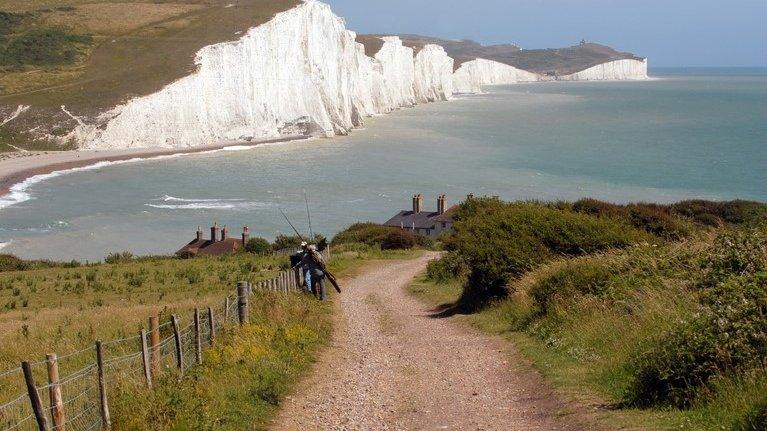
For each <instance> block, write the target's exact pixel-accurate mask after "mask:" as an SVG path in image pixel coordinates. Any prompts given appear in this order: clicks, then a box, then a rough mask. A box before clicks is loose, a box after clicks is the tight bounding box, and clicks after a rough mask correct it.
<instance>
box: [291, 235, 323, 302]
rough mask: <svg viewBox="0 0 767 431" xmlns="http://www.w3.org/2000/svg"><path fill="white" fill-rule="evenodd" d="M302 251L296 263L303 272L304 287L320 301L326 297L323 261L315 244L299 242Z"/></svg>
mask: <svg viewBox="0 0 767 431" xmlns="http://www.w3.org/2000/svg"><path fill="white" fill-rule="evenodd" d="M301 248H302V249H303V253H302V256H301V261H299V262H298V265H296V266H297V267H298V268H300V269H301V271H302V272H303V274H304V281H305V283H306V288H307V289H308V290H309V292H311V293H312V294H314V295H316V296H317V297H319V298H320V300H321V301H324V300H326V299H327V295H326V292H325V261H324V259H323V258H322V255H321V254H320V253H319V252H318V251H317V246H315V245H309V244H307V243H306V242H302V243H301Z"/></svg>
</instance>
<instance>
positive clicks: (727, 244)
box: [699, 228, 767, 288]
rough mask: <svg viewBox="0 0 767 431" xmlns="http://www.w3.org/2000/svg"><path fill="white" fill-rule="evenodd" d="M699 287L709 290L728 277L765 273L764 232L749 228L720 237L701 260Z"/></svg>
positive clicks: (766, 233)
mask: <svg viewBox="0 0 767 431" xmlns="http://www.w3.org/2000/svg"><path fill="white" fill-rule="evenodd" d="M702 267H703V278H702V280H701V282H700V284H699V286H700V287H704V288H706V287H713V286H715V285H716V284H717V283H721V282H722V281H724V280H726V279H727V278H729V277H733V276H746V275H753V274H756V273H759V272H765V271H767V231H765V230H764V229H758V228H752V229H746V230H734V231H727V232H724V233H722V234H720V235H719V236H718V237H717V239H716V241H715V242H714V245H713V247H711V250H710V251H709V253H708V255H707V256H706V257H705V258H704V259H703V264H702Z"/></svg>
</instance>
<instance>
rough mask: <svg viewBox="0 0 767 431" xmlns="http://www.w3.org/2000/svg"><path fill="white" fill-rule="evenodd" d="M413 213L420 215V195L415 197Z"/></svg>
mask: <svg viewBox="0 0 767 431" xmlns="http://www.w3.org/2000/svg"><path fill="white" fill-rule="evenodd" d="M413 213H416V214H417V213H418V195H413Z"/></svg>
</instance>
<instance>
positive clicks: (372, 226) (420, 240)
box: [331, 223, 432, 249]
mask: <svg viewBox="0 0 767 431" xmlns="http://www.w3.org/2000/svg"><path fill="white" fill-rule="evenodd" d="M392 232H394V233H395V235H396V236H392ZM403 235H404V236H403ZM400 237H407V238H409V239H407V240H406V241H407V242H408V243H409V242H410V241H411V240H412V242H413V243H414V245H419V246H422V247H429V246H431V243H432V241H431V240H430V239H429V238H427V237H424V236H420V235H415V234H413V233H412V232H409V231H403V230H402V229H399V228H396V227H390V226H383V225H380V224H376V223H355V224H353V225H351V226H349V227H348V228H346V229H344V230H343V231H341V232H339V233H338V234H337V235H336V236H335V237H334V238H333V241H332V242H331V244H333V245H341V244H355V243H356V244H365V245H368V246H372V247H381V248H382V249H385V246H384V243H385V242H387V238H388V239H389V240H393V239H395V238H400ZM408 248H409V247H408Z"/></svg>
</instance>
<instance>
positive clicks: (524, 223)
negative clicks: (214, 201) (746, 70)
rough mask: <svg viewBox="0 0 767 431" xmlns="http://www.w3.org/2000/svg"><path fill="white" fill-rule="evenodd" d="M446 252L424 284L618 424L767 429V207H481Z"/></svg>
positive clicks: (466, 213) (472, 207) (459, 227)
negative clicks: (515, 346) (596, 405)
mask: <svg viewBox="0 0 767 431" xmlns="http://www.w3.org/2000/svg"><path fill="white" fill-rule="evenodd" d="M447 244H448V248H449V250H450V252H449V253H448V254H447V255H446V256H445V258H443V259H442V260H440V261H438V262H436V263H434V264H432V265H431V266H430V268H429V270H428V274H427V280H428V281H427V282H424V283H422V284H420V285H417V286H415V288H414V289H415V290H416V291H418V292H420V294H422V295H424V296H427V297H430V298H432V299H433V300H439V301H438V302H445V301H446V300H449V299H452V301H449V302H450V305H445V306H444V307H448V308H446V311H445V313H469V314H471V316H470V317H469V320H470V321H472V322H473V323H474V324H476V325H478V326H480V327H482V328H484V329H486V330H489V331H492V332H497V333H501V334H504V335H505V336H507V337H509V338H511V339H513V340H514V341H515V342H516V344H517V345H518V346H519V347H520V348H521V349H522V350H523V351H524V352H525V353H526V354H527V355H528V356H529V357H530V358H531V359H532V360H533V361H534V363H535V364H536V366H537V367H539V369H541V371H542V372H543V373H544V374H545V375H546V376H547V377H548V378H549V379H550V380H551V381H553V382H554V383H555V385H557V386H559V387H560V389H562V390H564V391H565V392H568V393H573V394H575V396H576V397H577V398H579V399H580V400H582V402H585V403H594V402H595V401H594V400H595V399H596V400H600V401H596V402H597V403H601V404H602V405H605V404H606V405H610V406H612V407H611V408H610V409H604V408H599V407H597V408H596V410H597V411H598V413H597V415H599V416H601V417H602V418H603V420H604V421H605V422H606V423H610V424H613V425H617V426H620V425H621V424H623V425H625V424H637V423H641V424H644V425H645V426H647V427H648V428H651V429H680V428H681V429H695V430H701V429H712V430H713V429H732V430H756V429H759V430H761V429H764V425H765V422H764V417H765V405H766V404H767V398H765V396H764V394H765V393H767V368H765V365H766V364H767V362H766V361H767V338H765V334H767V320H765V316H767V282H765V280H767V206H766V205H764V204H760V203H754V202H744V201H734V202H707V201H687V202H680V203H677V204H672V205H654V204H652V205H648V204H630V205H614V204H609V203H605V202H600V201H596V200H582V201H579V202H576V203H551V204H545V203H506V202H501V201H499V200H495V199H484V198H483V199H474V200H470V201H468V202H466V203H464V204H463V205H462V207H461V210H460V212H459V221H458V222H457V223H456V232H455V235H454V236H453V237H452V238H451V239H450V240H448V242H447ZM459 287H460V289H458V288H459ZM440 292H442V293H440ZM453 301H455V302H453Z"/></svg>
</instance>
